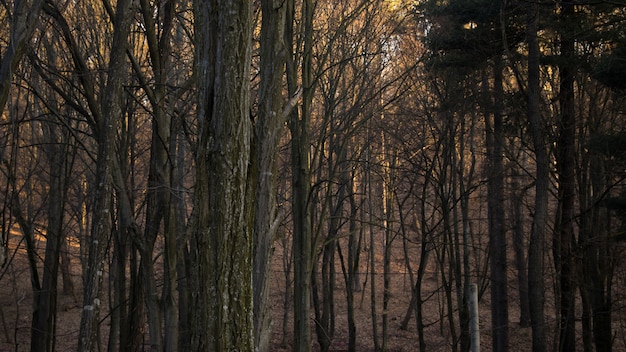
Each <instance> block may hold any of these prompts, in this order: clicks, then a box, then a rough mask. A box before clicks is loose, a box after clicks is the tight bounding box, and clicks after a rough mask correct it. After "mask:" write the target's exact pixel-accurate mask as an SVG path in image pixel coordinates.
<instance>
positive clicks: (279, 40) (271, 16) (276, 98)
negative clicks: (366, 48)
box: [253, 0, 287, 352]
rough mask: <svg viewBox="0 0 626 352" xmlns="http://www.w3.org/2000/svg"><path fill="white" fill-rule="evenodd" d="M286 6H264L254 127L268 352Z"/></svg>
mask: <svg viewBox="0 0 626 352" xmlns="http://www.w3.org/2000/svg"><path fill="white" fill-rule="evenodd" d="M286 7H287V6H286V5H285V4H284V2H283V1H277V0H263V1H262V2H261V11H262V22H261V39H260V41H261V42H260V50H261V66H260V80H261V82H260V87H259V116H258V120H257V122H256V126H255V130H256V134H255V136H256V158H255V161H254V163H253V165H256V170H255V171H256V181H257V182H256V185H255V188H254V191H255V197H254V215H255V216H254V246H253V248H254V272H253V285H254V331H255V333H254V346H255V350H256V351H259V352H263V351H269V343H270V337H271V315H270V313H269V310H268V307H269V305H268V297H269V296H268V295H269V282H270V281H269V276H270V265H269V264H270V262H271V247H272V242H273V240H274V239H275V237H276V231H277V229H278V221H280V219H279V217H278V216H277V214H276V179H277V176H278V175H277V158H276V156H277V154H278V145H279V142H280V137H281V134H282V130H283V126H284V123H285V120H286V117H287V114H285V112H284V111H283V98H282V79H283V76H284V75H283V74H284V67H285V53H286V52H285V49H284V44H285V43H284V31H285V11H286Z"/></svg>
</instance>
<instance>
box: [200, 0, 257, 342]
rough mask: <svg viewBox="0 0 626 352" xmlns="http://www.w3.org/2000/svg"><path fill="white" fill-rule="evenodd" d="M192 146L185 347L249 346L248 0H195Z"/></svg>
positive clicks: (250, 314) (250, 283)
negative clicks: (188, 325) (193, 179)
mask: <svg viewBox="0 0 626 352" xmlns="http://www.w3.org/2000/svg"><path fill="white" fill-rule="evenodd" d="M194 13H195V40H196V43H195V44H196V62H195V70H196V79H197V81H196V82H197V85H198V86H197V94H198V96H197V97H198V106H197V115H198V119H199V120H198V128H199V137H198V149H197V151H196V168H197V170H196V186H195V192H194V218H193V219H192V221H193V222H192V225H191V226H192V239H191V240H192V244H191V252H192V253H191V260H192V263H191V264H192V265H191V266H192V270H191V292H192V295H191V300H192V302H191V305H190V309H191V317H190V318H191V330H192V331H191V338H190V339H191V349H192V350H194V351H234V350H237V351H251V350H253V348H254V324H253V317H252V315H253V306H252V261H253V254H252V229H251V224H249V223H248V221H249V220H250V217H249V213H248V212H249V211H250V210H249V209H246V204H247V197H246V187H247V186H248V167H249V165H248V164H249V162H250V138H251V121H250V115H249V111H250V110H249V109H250V66H251V46H252V43H251V41H252V2H247V1H243V2H231V1H230V0H212V1H199V0H198V1H195V2H194Z"/></svg>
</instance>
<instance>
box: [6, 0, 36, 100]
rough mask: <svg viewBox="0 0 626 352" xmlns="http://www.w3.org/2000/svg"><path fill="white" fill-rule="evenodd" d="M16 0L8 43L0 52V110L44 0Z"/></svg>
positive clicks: (7, 96) (7, 95) (33, 30)
mask: <svg viewBox="0 0 626 352" xmlns="http://www.w3.org/2000/svg"><path fill="white" fill-rule="evenodd" d="M30 2H31V1H30V0H16V1H15V2H14V4H13V15H12V18H11V28H10V33H9V44H8V45H7V47H6V51H5V52H3V53H2V61H1V62H0V111H1V110H4V106H5V105H6V103H7V99H8V98H9V88H10V87H11V83H12V81H13V73H14V72H15V69H16V68H17V65H19V63H20V61H21V60H22V57H23V56H24V54H25V53H26V44H27V42H28V41H30V40H31V38H32V36H33V33H34V32H35V29H37V21H38V20H39V13H40V12H41V7H42V5H43V3H44V2H45V1H44V0H32V3H30Z"/></svg>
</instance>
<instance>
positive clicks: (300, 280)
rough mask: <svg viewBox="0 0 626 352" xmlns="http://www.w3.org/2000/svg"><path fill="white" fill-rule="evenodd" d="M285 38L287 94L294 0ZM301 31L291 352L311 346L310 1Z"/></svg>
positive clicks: (291, 82) (293, 77)
mask: <svg viewBox="0 0 626 352" xmlns="http://www.w3.org/2000/svg"><path fill="white" fill-rule="evenodd" d="M287 6H288V7H287V19H286V22H285V25H286V26H285V41H286V47H287V50H288V51H289V53H290V54H289V55H288V57H287V65H286V67H287V69H286V70H287V85H288V91H289V94H290V95H293V94H295V93H296V92H297V89H298V88H297V83H296V82H297V66H296V63H295V53H294V50H295V48H296V47H295V46H294V44H293V39H294V38H295V37H294V31H293V27H294V25H295V18H294V15H295V7H294V1H293V0H289V1H287ZM302 19H303V21H304V27H303V28H304V32H303V33H301V35H302V38H303V40H304V53H303V58H302V89H303V101H302V108H301V113H300V114H298V113H297V111H293V112H292V113H291V115H290V118H289V119H290V121H289V128H290V130H291V166H292V197H293V199H292V209H293V215H292V216H293V250H292V255H293V263H294V351H299V352H301V351H309V350H310V349H311V327H310V321H309V320H310V318H309V313H310V306H311V302H310V300H311V266H312V251H311V247H312V243H311V242H312V240H311V222H310V217H311V214H310V205H309V191H310V187H311V184H310V183H311V174H310V170H309V169H310V166H309V144H310V142H309V128H310V127H309V125H310V119H311V104H312V99H313V80H312V62H313V61H312V50H313V2H312V0H304V1H303V4H302Z"/></svg>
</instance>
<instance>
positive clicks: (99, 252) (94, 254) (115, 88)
mask: <svg viewBox="0 0 626 352" xmlns="http://www.w3.org/2000/svg"><path fill="white" fill-rule="evenodd" d="M115 9H116V11H115V17H114V21H113V26H114V34H113V41H112V43H111V48H112V49H111V52H110V57H109V72H108V76H107V83H106V88H105V90H104V92H103V98H102V100H101V105H100V109H99V110H98V111H94V114H98V115H96V116H97V119H96V123H97V126H95V129H96V131H95V132H96V135H97V141H98V155H97V170H96V183H95V184H96V191H95V192H96V198H95V199H96V203H95V204H94V207H93V219H92V221H93V225H92V227H91V238H90V244H89V255H88V264H87V272H86V275H85V277H86V282H85V283H84V295H83V305H84V307H83V312H82V316H81V323H80V333H79V343H78V349H79V350H82V351H93V350H95V349H97V345H98V336H99V333H98V330H99V324H100V309H101V307H100V304H101V303H102V299H101V289H102V279H103V271H104V269H105V268H104V264H105V263H104V260H105V254H106V248H107V246H108V239H109V236H110V234H111V229H112V224H111V214H110V210H111V201H112V173H113V170H112V168H113V162H112V159H113V158H114V155H113V152H114V149H113V146H114V133H115V131H116V130H117V126H118V124H119V123H120V121H121V119H122V102H121V95H122V90H123V85H122V84H123V83H124V81H125V78H126V69H127V61H126V59H125V58H126V49H127V47H128V36H129V33H130V22H131V16H130V14H131V1H127V0H120V1H118V2H117V4H116V8H115Z"/></svg>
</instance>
